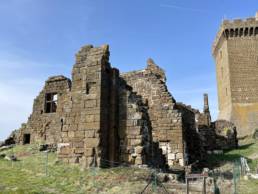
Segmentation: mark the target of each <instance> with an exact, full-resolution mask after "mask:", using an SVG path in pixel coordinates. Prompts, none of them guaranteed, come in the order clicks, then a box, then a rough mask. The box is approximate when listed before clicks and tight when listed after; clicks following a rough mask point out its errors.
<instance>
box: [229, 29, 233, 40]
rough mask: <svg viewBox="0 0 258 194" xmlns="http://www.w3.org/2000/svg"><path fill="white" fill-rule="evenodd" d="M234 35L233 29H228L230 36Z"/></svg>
mask: <svg viewBox="0 0 258 194" xmlns="http://www.w3.org/2000/svg"><path fill="white" fill-rule="evenodd" d="M232 37H234V30H233V29H230V38H232Z"/></svg>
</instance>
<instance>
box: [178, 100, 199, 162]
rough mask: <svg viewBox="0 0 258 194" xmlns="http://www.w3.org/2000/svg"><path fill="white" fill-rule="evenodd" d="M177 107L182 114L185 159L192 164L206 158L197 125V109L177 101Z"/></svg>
mask: <svg viewBox="0 0 258 194" xmlns="http://www.w3.org/2000/svg"><path fill="white" fill-rule="evenodd" d="M176 108H177V109H178V110H179V111H180V113H181V114H182V123H183V125H182V126H183V139H184V153H185V160H186V161H187V163H188V164H191V163H193V162H195V161H196V160H201V159H202V158H204V156H203V155H204V153H203V152H204V150H203V148H202V143H201V139H200V137H199V133H198V132H199V131H198V129H197V126H196V125H197V123H196V120H195V119H196V110H195V109H192V108H191V106H187V105H185V104H183V103H176Z"/></svg>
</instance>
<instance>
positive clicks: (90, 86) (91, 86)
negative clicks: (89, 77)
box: [86, 82, 96, 94]
mask: <svg viewBox="0 0 258 194" xmlns="http://www.w3.org/2000/svg"><path fill="white" fill-rule="evenodd" d="M94 93H96V82H88V83H86V94H94Z"/></svg>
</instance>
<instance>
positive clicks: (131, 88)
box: [19, 45, 201, 168]
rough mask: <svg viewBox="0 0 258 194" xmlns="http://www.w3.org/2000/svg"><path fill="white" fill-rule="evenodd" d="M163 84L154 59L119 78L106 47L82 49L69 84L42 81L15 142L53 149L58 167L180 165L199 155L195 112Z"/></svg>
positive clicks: (60, 79) (64, 80) (57, 79)
mask: <svg viewBox="0 0 258 194" xmlns="http://www.w3.org/2000/svg"><path fill="white" fill-rule="evenodd" d="M165 82H166V77H165V73H164V71H163V70H162V69H161V68H160V67H158V66H157V65H156V64H155V63H154V61H153V60H151V59H149V60H148V61H147V67H146V69H144V70H140V71H134V72H129V73H124V74H121V75H120V74H119V71H118V70H117V69H115V68H112V67H111V65H110V63H109V47H108V46H107V45H103V46H101V47H93V46H91V45H88V46H84V47H82V48H81V50H80V51H79V52H78V53H77V54H76V63H75V64H74V66H73V69H72V81H71V80H70V79H68V78H65V77H64V76H54V77H50V78H49V79H48V80H47V81H46V84H45V86H44V88H43V90H42V91H41V92H40V94H39V96H38V97H37V98H36V99H35V101H34V105H33V112H32V114H31V116H30V117H29V119H28V122H27V123H26V124H25V125H23V126H22V128H21V129H20V131H19V142H20V143H54V144H58V158H59V159H60V160H62V161H64V162H67V163H80V164H81V165H82V166H85V167H89V166H100V167H109V166H115V165H117V164H121V163H127V164H132V165H143V164H147V165H149V166H156V167H157V166H158V167H162V168H163V167H166V166H168V167H170V168H172V167H173V166H184V165H186V163H187V162H190V163H191V162H193V161H194V160H195V159H196V158H197V157H199V156H200V153H198V152H199V150H201V148H200V147H199V145H200V142H198V141H199V139H198V138H197V136H196V131H195V112H193V111H192V110H189V109H188V108H187V107H185V106H179V105H177V104H176V101H175V99H174V98H173V97H172V95H171V94H170V93H169V92H168V90H167V86H166V83H165ZM192 138H194V139H195V140H193V139H192ZM28 140H29V142H28Z"/></svg>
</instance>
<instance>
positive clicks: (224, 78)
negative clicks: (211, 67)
mask: <svg viewBox="0 0 258 194" xmlns="http://www.w3.org/2000/svg"><path fill="white" fill-rule="evenodd" d="M212 54H213V57H214V59H215V62H216V74H217V87H218V100H219V119H225V120H229V121H231V122H233V123H235V125H236V126H237V130H238V133H239V135H248V134H251V133H252V131H253V130H254V129H255V128H258V12H257V13H256V16H255V17H252V18H247V19H245V20H240V19H236V20H233V21H229V20H224V21H223V23H222V24H221V27H220V30H219V32H218V34H217V37H216V39H215V42H214V44H213V48H212Z"/></svg>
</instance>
